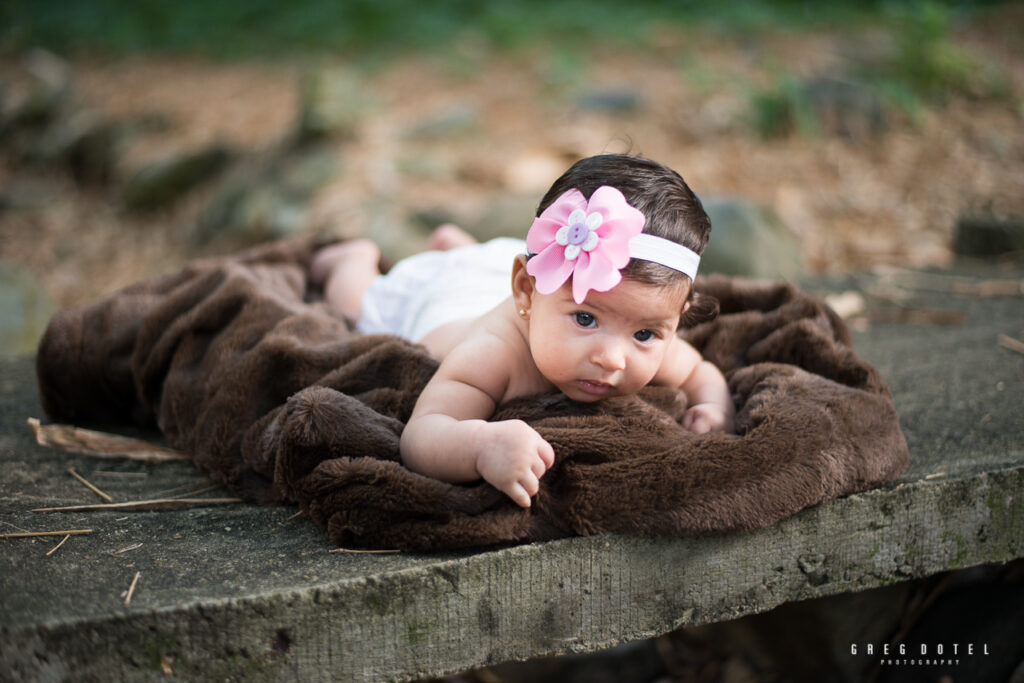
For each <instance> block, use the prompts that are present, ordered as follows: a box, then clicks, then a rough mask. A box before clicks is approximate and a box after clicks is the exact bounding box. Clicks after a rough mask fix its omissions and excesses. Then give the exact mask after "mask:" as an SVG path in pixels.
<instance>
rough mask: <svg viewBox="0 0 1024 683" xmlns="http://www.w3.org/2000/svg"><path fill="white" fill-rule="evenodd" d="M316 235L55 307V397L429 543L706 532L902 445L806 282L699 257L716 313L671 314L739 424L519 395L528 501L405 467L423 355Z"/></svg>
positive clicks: (861, 472)
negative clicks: (372, 330) (529, 455)
mask: <svg viewBox="0 0 1024 683" xmlns="http://www.w3.org/2000/svg"><path fill="white" fill-rule="evenodd" d="M313 247H314V245H313V243H312V242H308V241H291V242H278V243H274V244H270V245H266V246H264V247H261V248H258V249H255V250H252V251H249V252H245V253H242V254H239V255H236V256H233V257H229V258H223V259H216V260H210V261H203V262H196V263H194V264H192V265H190V266H189V267H187V268H185V269H184V270H182V271H181V272H179V273H176V274H173V275H170V276H166V277H162V278H159V279H154V280H150V281H145V282H141V283H138V284H135V285H133V286H131V287H128V288H126V289H123V290H121V291H119V292H117V293H115V294H113V295H111V296H109V297H108V298H106V299H104V300H101V301H99V302H97V303H94V304H92V305H89V306H85V307H82V308H78V309H73V310H68V311H64V312H62V313H59V314H57V315H56V316H55V317H54V318H53V320H52V321H51V322H50V326H49V328H48V330H47V332H46V334H45V336H44V338H43V340H42V341H41V343H40V347H39V353H38V356H37V371H38V379H39V389H40V394H41V397H42V401H43V405H44V408H45V410H46V412H47V413H48V414H49V415H50V417H51V418H53V419H55V420H62V421H72V422H78V423H83V422H89V423H96V422H102V423H111V422H125V421H132V422H136V423H142V424H147V423H148V424H153V423H155V424H156V425H157V426H158V427H159V428H160V430H161V431H162V432H163V434H164V435H165V437H166V439H167V441H168V442H169V443H170V444H171V445H172V446H174V447H177V448H180V449H182V450H184V451H186V452H188V453H190V454H191V456H192V457H193V458H194V460H195V463H196V465H197V466H198V467H200V468H201V469H203V470H205V471H207V472H208V473H209V474H210V475H211V476H212V477H213V478H215V479H216V480H218V481H221V482H223V483H225V484H226V485H228V486H229V487H231V488H232V489H234V490H236V491H238V492H240V493H241V494H242V495H243V496H245V497H247V498H248V499H250V500H253V501H257V502H260V503H286V502H290V503H298V504H299V505H301V506H302V509H303V510H304V511H305V512H306V514H307V515H308V516H309V517H310V518H312V519H313V520H314V521H315V522H316V523H317V524H319V525H321V526H322V527H324V528H326V530H327V532H328V533H329V534H330V537H331V538H332V539H333V541H334V542H336V543H338V544H341V545H354V546H363V547H384V548H400V549H405V550H437V549H445V548H457V547H467V546H482V545H489V544H510V543H523V542H529V541H537V540H544V539H551V538H557V537H562V536H567V535H572V534H596V533H600V532H608V531H613V532H620V533H626V534H666V535H703V534H713V533H722V532H730V531H738V530H746V529H753V528H757V527H762V526H765V525H769V524H772V523H774V522H776V521H777V520H780V519H782V518H784V517H786V516H789V515H791V514H793V513H795V512H797V511H799V510H801V509H803V508H805V507H807V506H811V505H816V504H819V503H822V502H825V501H828V500H831V499H833V498H836V497H837V496H841V495H845V494H849V493H853V492H856V491H862V490H864V489H868V488H871V487H874V486H878V485H880V484H882V483H884V482H887V481H889V480H891V479H892V478H893V477H895V476H896V475H897V474H899V473H900V472H901V471H902V470H903V469H904V467H905V466H906V464H907V459H908V454H907V447H906V443H905V441H904V439H903V435H902V433H901V432H900V429H899V423H898V419H897V415H896V411H895V409H894V406H893V402H892V397H891V395H890V393H889V390H888V389H887V387H886V386H885V384H884V383H883V382H882V379H881V378H880V377H879V375H878V373H877V371H876V370H875V369H874V368H873V367H871V366H870V365H869V364H868V363H866V362H864V361H863V360H862V359H860V358H859V357H858V356H857V355H856V354H855V353H854V351H853V350H852V348H851V346H850V336H849V333H848V331H847V329H846V327H845V326H844V324H843V323H842V321H841V320H840V319H839V318H838V317H837V316H836V315H835V313H834V312H832V311H831V310H830V309H829V308H828V307H827V306H826V305H825V304H823V303H822V302H820V301H818V300H816V299H814V298H812V297H810V296H808V295H806V294H804V293H802V292H801V291H799V290H798V289H796V288H794V287H793V286H791V285H787V284H783V283H770V282H755V281H749V280H742V279H733V278H723V277H708V278H703V279H699V280H698V284H697V286H698V289H699V290H700V291H703V292H704V293H707V294H710V295H712V296H715V297H717V298H718V299H719V301H720V303H721V314H720V315H719V317H718V318H717V319H715V320H714V321H712V322H709V323H703V324H701V325H699V326H697V327H695V328H693V329H691V330H688V331H686V333H685V336H686V338H687V339H688V340H689V341H690V342H691V343H693V344H694V345H695V346H696V347H697V348H698V349H699V350H700V351H701V352H702V353H703V354H704V356H705V357H706V358H708V359H709V360H711V361H713V362H714V363H716V364H717V365H718V366H719V367H720V368H721V369H722V371H723V372H724V373H725V375H726V377H727V378H728V380H729V386H730V388H731V389H732V391H733V394H734V398H735V401H736V408H737V417H736V426H737V433H738V435H736V436H729V435H723V434H710V435H703V436H695V435H693V434H691V433H689V432H687V431H686V430H684V429H683V428H682V427H681V426H680V425H679V423H678V422H677V420H678V419H680V418H681V415H682V413H683V411H684V410H685V408H686V406H685V399H684V398H683V397H682V396H681V394H679V393H678V392H676V391H673V390H666V389H654V388H648V389H645V390H643V391H642V392H641V393H640V394H639V395H638V396H634V397H629V398H621V399H612V400H607V401H603V402H600V403H596V404H579V403H574V402H572V401H570V400H568V399H567V398H565V397H564V396H562V395H555V394H553V395H546V396H538V397H535V398H531V399H520V400H516V401H514V402H511V403H509V404H507V405H504V406H501V407H500V409H499V411H498V413H497V414H496V415H495V416H494V419H507V418H520V419H523V420H525V421H526V422H528V423H530V424H531V425H533V426H534V427H535V428H536V429H537V430H538V431H539V432H540V434H541V435H542V436H543V437H544V438H545V439H547V440H548V441H549V442H550V443H551V445H552V446H553V447H554V450H555V454H556V461H555V465H554V466H553V467H552V468H551V470H549V471H548V472H547V473H546V474H545V476H544V477H543V479H542V481H541V491H540V493H539V494H538V495H537V497H536V498H535V500H534V504H533V506H532V508H530V509H529V510H523V509H520V508H519V507H517V506H516V505H515V504H514V503H512V502H511V501H510V500H509V499H508V498H507V497H506V496H504V495H503V494H501V493H499V492H497V491H496V490H495V489H493V488H492V487H491V486H490V485H487V484H484V483H476V484H472V485H453V484H447V483H444V482H440V481H436V480H433V479H429V478H426V477H423V476H420V475H417V474H414V473H412V472H410V471H408V470H407V469H405V468H404V467H403V466H402V465H401V463H400V461H399V453H398V442H399V436H400V434H401V431H402V427H403V424H404V421H405V420H406V419H407V418H408V416H409V415H410V413H411V411H412V408H413V404H414V403H415V401H416V397H417V395H418V394H419V392H420V390H421V389H422V387H423V386H424V384H425V383H426V382H427V380H428V379H429V378H430V376H431V374H432V373H433V372H434V370H435V369H436V367H437V363H436V362H435V361H434V360H432V359H431V358H430V357H429V356H427V355H426V353H425V352H424V351H423V349H422V348H421V347H418V346H416V345H413V344H410V343H407V342H405V341H402V340H399V339H397V338H394V337H387V336H362V335H359V334H357V333H354V332H353V331H351V329H350V328H349V326H348V325H347V324H346V322H345V321H343V320H340V319H338V318H336V317H334V316H332V315H330V314H328V313H327V312H326V310H325V309H324V308H323V305H322V304H321V303H317V302H316V296H317V292H315V291H313V290H311V288H310V287H309V285H308V273H307V268H308V265H309V260H310V256H311V254H312V249H313Z"/></svg>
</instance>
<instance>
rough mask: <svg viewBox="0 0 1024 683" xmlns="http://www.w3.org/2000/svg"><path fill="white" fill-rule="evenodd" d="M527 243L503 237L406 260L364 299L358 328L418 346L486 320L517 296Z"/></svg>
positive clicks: (383, 277) (376, 284) (372, 285)
mask: <svg viewBox="0 0 1024 683" xmlns="http://www.w3.org/2000/svg"><path fill="white" fill-rule="evenodd" d="M525 253H526V242H524V241H523V240H517V239H512V238H509V237H499V238H497V239H493V240H491V241H490V242H484V243H483V244H472V245H469V246H465V247H458V248H456V249H450V250H448V251H426V252H423V253H421V254H415V255H413V256H410V257H409V258H406V259H402V260H401V261H399V262H398V263H397V264H395V266H394V267H393V268H392V269H391V270H390V271H388V272H387V274H385V275H381V276H380V277H378V278H377V279H376V280H374V281H373V283H372V284H371V285H370V288H369V289H368V290H366V294H364V295H363V301H362V307H363V310H362V315H361V317H360V319H359V323H358V325H357V329H358V330H359V331H360V332H363V333H364V334H394V335H398V336H399V337H403V338H405V339H408V340H409V341H413V342H418V341H419V340H421V339H423V337H425V336H426V335H427V333H428V332H431V331H432V330H434V329H436V328H437V327H439V326H441V325H443V324H445V323H448V322H452V321H454V320H459V319H461V318H470V317H474V318H475V317H477V316H480V315H483V314H484V313H486V312H487V311H489V310H491V309H492V308H494V307H495V306H497V305H498V304H499V303H501V302H502V301H503V300H504V299H505V298H507V297H508V296H510V295H511V294H512V261H513V260H514V259H515V257H516V256H517V255H518V254H525Z"/></svg>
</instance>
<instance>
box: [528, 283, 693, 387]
mask: <svg viewBox="0 0 1024 683" xmlns="http://www.w3.org/2000/svg"><path fill="white" fill-rule="evenodd" d="M687 294H688V287H674V288H660V287H654V286H652V285H646V284H641V283H639V282H635V281H632V280H625V279H624V280H622V282H620V283H619V284H618V285H616V286H615V287H614V288H613V289H611V290H610V291H607V292H595V291H590V292H589V293H588V294H587V298H586V300H585V301H584V302H583V303H582V304H577V303H576V302H575V301H573V298H572V283H571V281H570V282H567V283H566V284H565V285H564V286H563V287H562V288H561V289H559V290H558V291H557V292H555V293H553V294H547V295H544V294H539V293H538V294H534V297H533V299H532V301H531V310H530V323H529V341H530V352H531V353H532V355H533V361H534V363H535V364H536V365H537V368H538V369H539V370H540V372H541V373H542V374H543V375H544V376H545V377H546V378H547V379H548V380H549V381H550V382H551V383H553V384H554V385H555V386H557V387H558V388H559V389H560V390H561V391H562V392H563V393H565V394H566V395H567V396H568V397H569V398H571V399H574V400H576V401H585V402H590V401H597V400H599V399H602V398H607V397H610V396H626V395H629V394H633V393H635V392H637V391H639V390H640V389H641V388H643V387H644V386H646V385H647V384H648V383H649V382H650V381H651V380H652V379H654V375H655V373H656V372H657V371H658V368H660V367H661V364H662V360H663V359H664V357H665V352H666V350H667V349H668V348H669V343H670V342H671V341H672V339H674V338H675V334H676V326H677V325H678V324H679V316H680V313H681V311H682V307H683V303H684V302H685V298H686V295H687Z"/></svg>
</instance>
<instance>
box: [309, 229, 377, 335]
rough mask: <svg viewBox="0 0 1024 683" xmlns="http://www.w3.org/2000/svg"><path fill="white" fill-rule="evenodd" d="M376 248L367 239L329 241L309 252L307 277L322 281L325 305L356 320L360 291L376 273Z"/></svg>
mask: <svg viewBox="0 0 1024 683" xmlns="http://www.w3.org/2000/svg"><path fill="white" fill-rule="evenodd" d="M379 264H380V249H379V248H378V247H377V245H376V244H374V243H373V242H371V241H370V240H363V239H360V240H351V241H348V242H342V243H340V244H332V245H331V246H329V247H325V248H323V249H321V250H320V251H318V252H317V253H316V254H314V255H313V262H312V264H310V267H309V271H310V279H311V280H312V281H313V283H314V284H322V285H323V288H324V298H325V299H326V301H327V307H328V308H330V309H331V311H333V312H335V313H339V314H341V315H343V316H345V317H347V318H350V319H352V320H359V316H360V314H361V313H362V307H363V294H365V293H366V290H367V289H368V288H369V287H370V283H371V282H373V280H374V279H375V278H376V277H377V276H379V275H380V266H379Z"/></svg>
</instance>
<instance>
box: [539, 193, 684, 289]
mask: <svg viewBox="0 0 1024 683" xmlns="http://www.w3.org/2000/svg"><path fill="white" fill-rule="evenodd" d="M646 221H647V219H646V218H645V217H644V214H643V213H642V212H641V211H640V210H638V209H636V208H634V207H632V206H630V205H629V203H628V202H627V201H626V198H625V197H624V196H622V193H621V192H620V191H619V190H617V189H615V188H614V187H611V186H610V185H602V186H601V187H599V188H597V189H596V190H595V191H594V193H593V194H592V195H591V196H590V201H589V202H588V201H587V199H586V198H585V197H584V196H583V193H582V192H580V191H579V190H576V189H572V190H569V191H568V192H565V193H564V194H563V195H562V196H561V197H559V198H558V199H556V200H555V201H554V202H553V203H552V204H551V205H550V206H548V208H546V209H544V212H543V213H541V215H539V216H537V218H535V219H534V221H533V225H531V226H530V231H529V232H528V233H527V234H526V248H527V249H528V250H529V251H530V253H531V254H535V256H534V257H533V258H531V259H530V260H529V261H528V262H527V263H526V272H527V273H529V274H530V275H532V276H533V277H534V278H535V279H536V283H537V291H538V292H540V293H541V294H552V293H554V292H556V291H558V289H559V288H560V287H561V286H562V285H563V284H565V281H566V280H568V279H569V277H570V276H572V298H573V300H574V301H575V302H576V303H578V304H582V303H583V301H584V299H586V298H587V292H589V291H590V290H591V289H593V290H595V291H598V292H607V291H608V290H610V289H611V288H612V287H614V286H615V285H617V284H619V281H621V280H622V273H621V272H619V271H621V270H622V269H623V268H625V267H626V265H627V264H629V260H630V259H631V258H636V259H642V260H644V261H653V262H654V263H660V264H661V265H663V266H667V267H669V268H672V269H673V270H678V271H679V272H681V273H684V274H686V275H689V276H690V279H691V280H692V279H693V278H694V277H696V276H697V266H698V265H699V264H700V256H699V255H698V254H697V253H696V252H694V251H692V250H691V249H687V248H686V247H684V246H683V245H681V244H676V243H675V242H672V241H670V240H667V239H665V238H663V237H656V236H655V235H648V234H644V233H643V232H642V231H643V229H644V223H645V222H646Z"/></svg>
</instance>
